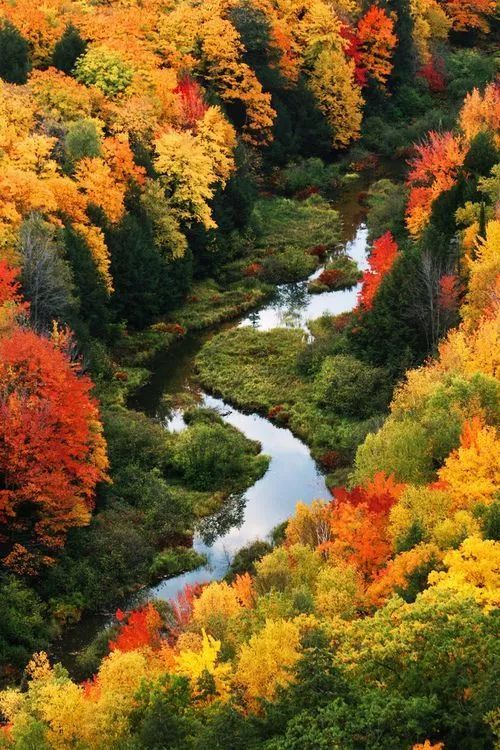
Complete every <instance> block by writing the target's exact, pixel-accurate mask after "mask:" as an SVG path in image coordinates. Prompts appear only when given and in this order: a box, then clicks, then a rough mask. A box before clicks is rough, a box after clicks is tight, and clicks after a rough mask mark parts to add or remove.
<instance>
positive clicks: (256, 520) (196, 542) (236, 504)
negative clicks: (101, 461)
mask: <svg viewBox="0 0 500 750" xmlns="http://www.w3.org/2000/svg"><path fill="white" fill-rule="evenodd" d="M358 209H359V204H358ZM361 213H362V212H361ZM342 218H343V244H344V248H345V252H346V253H347V254H348V255H350V256H351V257H352V258H353V259H354V260H356V262H357V263H358V265H359V267H360V268H361V269H363V268H365V267H366V259H367V239H368V231H367V228H366V225H365V224H364V222H363V217H362V215H361V216H359V215H357V216H355V217H353V218H355V223H353V224H350V225H349V224H347V225H346V217H345V216H343V217H342ZM321 270H322V268H319V269H317V270H316V271H315V272H314V274H312V275H311V276H310V277H309V279H307V280H304V281H301V282H296V283H293V284H283V285H281V286H279V287H278V288H277V289H276V292H275V294H274V295H273V298H272V300H271V301H270V302H269V303H268V304H266V305H265V306H264V307H262V308H260V309H258V310H256V311H253V312H252V313H251V314H249V315H248V316H247V317H246V318H245V319H244V320H242V321H240V322H239V323H238V322H236V323H234V324H233V325H240V326H247V325H251V326H253V327H255V328H257V329H258V330H269V329H271V328H277V327H294V328H302V329H304V332H305V334H306V333H307V321H308V320H312V319H315V318H317V317H319V316H321V315H322V314H323V313H330V314H339V313H342V312H347V311H349V310H352V309H353V308H354V306H355V305H356V298H357V292H358V288H357V287H355V288H353V289H349V290H345V291H337V292H325V293H323V294H309V292H308V291H307V285H308V282H309V281H310V280H311V279H313V278H315V277H316V276H318V275H319V274H320V273H321ZM199 338H200V341H199V344H198V346H196V344H195V343H194V342H189V344H188V347H189V354H188V359H189V366H188V367H186V366H184V367H183V368H182V369H183V370H184V372H185V373H186V377H185V379H184V381H183V382H182V379H180V380H179V377H178V373H177V377H176V378H175V383H172V382H168V378H165V379H164V380H163V386H164V388H165V389H166V390H168V391H170V392H172V391H173V390H175V391H176V392H177V394H178V393H179V391H180V390H193V388H196V385H195V381H193V370H194V356H195V353H196V350H197V349H199V348H200V347H201V346H202V345H203V343H204V340H206V338H207V336H201V337H199ZM193 344H194V345H193ZM174 360H176V358H174ZM160 369H161V368H160ZM163 374H164V377H165V375H166V373H165V372H164V373H163ZM158 375H159V373H158V371H157V377H158ZM160 378H161V375H160ZM158 385H159V384H158V383H157V385H156V387H154V384H153V388H151V386H150V387H149V388H146V389H144V393H143V394H142V398H141V394H139V396H138V398H137V402H136V404H134V405H136V406H137V407H140V408H143V409H144V410H146V411H147V412H148V413H150V414H153V415H154V416H156V417H158V416H159V415H158V413H157V412H156V413H155V406H154V404H155V401H156V404H158V397H159V392H160V390H161V388H159V387H158ZM172 386H173V387H172ZM153 392H154V394H155V395H154V396H153ZM163 392H165V391H163ZM198 395H199V401H200V405H203V406H207V407H210V408H213V409H216V410H217V411H218V412H219V413H220V414H221V416H222V417H223V419H224V420H225V421H226V422H228V423H230V424H231V425H233V426H235V427H237V428H238V429H239V430H241V431H242V432H243V433H244V434H245V435H246V436H247V437H248V438H250V439H252V440H259V441H260V443H261V445H262V451H263V453H265V454H267V455H268V456H269V457H270V459H271V462H270V465H269V469H268V470H267V472H266V474H265V475H264V476H263V477H262V478H261V479H259V480H258V481H257V482H256V483H255V484H254V485H253V486H252V487H250V488H249V489H248V490H247V491H246V492H245V494H244V496H243V497H235V498H230V500H229V501H228V503H227V504H226V506H225V507H224V508H222V509H221V511H220V512H219V513H218V514H217V515H216V516H215V517H211V518H209V519H206V520H205V521H203V522H202V523H201V524H200V526H199V528H198V530H197V532H196V534H195V536H194V539H193V547H194V549H195V550H196V551H197V552H200V553H202V554H204V555H206V556H207V558H208V564H207V565H205V566H203V567H200V568H197V569H196V570H193V571H190V572H188V573H184V574H182V575H179V576H176V577H174V578H169V579H165V580H164V581H161V582H160V583H159V584H158V585H156V586H155V587H153V588H151V589H150V590H149V592H148V596H150V597H154V598H158V599H171V598H174V597H175V596H176V595H177V594H178V593H179V592H180V591H181V590H182V589H183V588H184V586H185V585H186V584H194V583H205V582H207V581H210V580H214V579H219V578H222V577H223V576H224V575H225V573H226V571H227V568H228V565H229V563H230V561H231V559H232V557H233V556H234V554H235V552H236V551H237V550H238V549H240V548H241V547H244V546H246V545H248V544H250V543H251V542H253V541H255V540H256V539H265V538H266V537H267V536H268V535H269V533H270V532H271V531H272V529H273V528H274V527H275V526H277V525H278V524H279V523H281V522H282V521H284V520H286V519H287V518H288V517H289V516H290V515H291V514H292V513H293V511H294V508H295V505H296V503H297V502H298V501H302V502H305V503H310V502H312V500H314V499H315V498H325V497H328V495H329V492H328V489H327V486H326V484H325V479H324V476H323V474H322V473H321V471H320V470H319V468H318V466H317V464H316V462H315V461H314V460H313V458H312V457H311V454H310V452H309V449H308V447H307V446H306V445H305V444H304V443H303V442H302V441H301V440H299V439H298V438H297V437H295V436H294V435H293V434H292V433H291V432H290V430H288V429H286V428H283V427H278V426H276V425H275V424H273V423H272V422H270V421H269V420H268V419H266V418H265V417H262V416H260V415H258V414H244V413H243V412H241V411H238V410H237V409H235V408H233V407H232V406H231V405H229V404H227V403H225V402H224V401H223V400H222V399H219V398H214V397H213V396H210V395H208V394H206V393H204V392H203V391H198ZM165 426H166V427H167V428H168V429H170V430H180V429H183V427H184V423H183V419H182V412H180V411H174V412H173V413H172V414H171V415H170V416H169V418H168V419H166V420H165Z"/></svg>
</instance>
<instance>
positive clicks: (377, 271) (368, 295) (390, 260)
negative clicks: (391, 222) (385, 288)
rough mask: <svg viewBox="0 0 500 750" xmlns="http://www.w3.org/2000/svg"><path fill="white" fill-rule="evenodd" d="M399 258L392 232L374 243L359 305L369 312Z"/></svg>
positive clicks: (364, 273) (363, 277) (365, 272)
mask: <svg viewBox="0 0 500 750" xmlns="http://www.w3.org/2000/svg"><path fill="white" fill-rule="evenodd" d="M397 256H398V245H397V242H396V241H395V239H394V237H393V236H392V234H391V233H390V232H386V233H385V234H383V235H382V237H379V238H378V239H377V240H375V242H374V243H373V246H372V250H371V253H370V256H369V258H368V264H369V269H368V270H367V271H364V272H363V276H362V279H361V284H362V286H361V290H360V292H359V296H358V305H359V307H361V308H362V309H364V310H369V309H370V308H371V307H372V305H373V300H374V299H375V296H376V294H377V291H378V289H379V287H380V284H381V283H382V281H383V280H384V276H385V275H386V274H387V273H388V272H389V271H390V270H391V268H392V266H393V265H394V262H395V260H396V258H397Z"/></svg>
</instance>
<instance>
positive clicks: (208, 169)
mask: <svg viewBox="0 0 500 750" xmlns="http://www.w3.org/2000/svg"><path fill="white" fill-rule="evenodd" d="M155 146H156V153H157V157H156V160H155V166H156V169H157V170H158V172H159V173H160V175H161V180H162V184H163V186H164V189H165V191H166V194H167V195H168V197H169V202H170V205H171V208H172V210H173V211H174V213H175V215H176V216H177V217H178V218H179V219H180V220H182V221H185V222H187V223H189V222H191V221H193V219H194V220H197V221H199V222H200V223H201V224H203V226H204V227H205V228H206V229H213V228H215V227H216V224H215V221H214V220H213V218H212V212H211V210H210V205H209V202H210V200H211V199H212V198H213V195H214V190H213V186H214V183H215V181H216V180H215V174H214V172H213V165H212V161H211V159H210V157H209V156H208V155H207V153H206V150H205V148H204V146H203V144H202V143H200V141H199V140H197V139H196V137H195V136H194V135H193V134H192V133H190V132H176V131H175V130H169V131H167V132H165V133H163V134H162V135H161V136H160V137H159V138H158V139H157V141H156V144H155Z"/></svg>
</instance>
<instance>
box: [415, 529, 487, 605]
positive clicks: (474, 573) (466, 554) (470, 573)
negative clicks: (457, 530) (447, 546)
mask: <svg viewBox="0 0 500 750" xmlns="http://www.w3.org/2000/svg"><path fill="white" fill-rule="evenodd" d="M443 562H444V565H445V567H446V568H447V570H446V571H437V570H433V571H432V572H431V573H430V575H429V583H430V584H432V585H433V586H435V587H436V588H437V589H440V590H444V591H446V590H449V589H454V590H462V591H465V592H467V591H468V592H470V594H471V595H472V597H473V598H474V599H475V600H476V601H477V602H478V604H481V605H482V606H483V607H485V608H487V609H495V608H498V606H500V544H499V543H498V542H495V541H493V540H492V539H481V538H480V537H478V536H474V537H469V538H467V539H465V540H464V542H463V543H462V545H461V546H460V548H459V549H456V550H452V551H450V552H448V554H446V555H445V557H444V561H443Z"/></svg>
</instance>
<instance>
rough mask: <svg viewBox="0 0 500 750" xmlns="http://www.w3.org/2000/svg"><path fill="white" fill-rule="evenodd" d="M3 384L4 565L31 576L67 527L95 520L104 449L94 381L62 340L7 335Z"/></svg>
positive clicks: (1, 360)
mask: <svg viewBox="0 0 500 750" xmlns="http://www.w3.org/2000/svg"><path fill="white" fill-rule="evenodd" d="M61 341H62V346H63V347H64V337H62V338H61ZM0 383H1V396H0V408H1V411H2V427H1V435H0V444H1V446H2V448H1V451H0V456H1V462H2V475H3V477H4V479H3V482H2V485H3V487H2V490H1V498H2V524H3V525H5V524H7V523H8V531H7V529H5V531H7V534H8V536H7V539H8V540H9V541H8V545H7V551H6V554H4V563H5V564H7V565H9V566H11V567H12V568H13V569H16V570H24V571H26V572H28V571H32V570H33V569H35V570H36V568H37V567H38V566H39V565H40V564H43V563H47V562H49V561H50V557H45V556H46V555H47V554H48V555H50V552H51V550H53V549H54V548H55V549H57V548H58V547H60V546H61V545H62V543H63V542H64V538H65V536H66V533H67V531H68V529H70V528H71V527H73V526H81V525H84V524H87V523H88V522H89V518H90V511H91V508H92V504H93V499H94V492H95V487H96V484H97V483H98V482H100V481H103V480H105V479H106V469H107V466H108V461H107V457H106V447H105V442H104V440H103V437H102V428H101V424H100V422H99V414H98V410H97V405H96V403H95V401H94V400H93V399H92V398H91V397H90V389H91V385H92V384H91V381H90V379H89V378H88V377H86V376H82V375H78V373H77V372H76V371H75V367H74V366H73V365H72V364H71V363H70V361H69V359H68V357H67V355H66V354H65V352H64V348H63V349H61V348H60V347H59V346H58V345H57V343H53V342H51V341H48V340H47V339H44V338H41V337H39V336H37V335H36V334H35V333H33V332H31V331H21V330H15V331H14V332H13V333H12V334H11V335H10V336H7V337H3V338H2V339H1V340H0ZM22 445H25V446H27V448H25V449H24V450H20V446H22ZM8 519H16V522H15V523H12V520H8ZM4 528H5V527H4ZM4 533H5V532H4Z"/></svg>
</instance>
